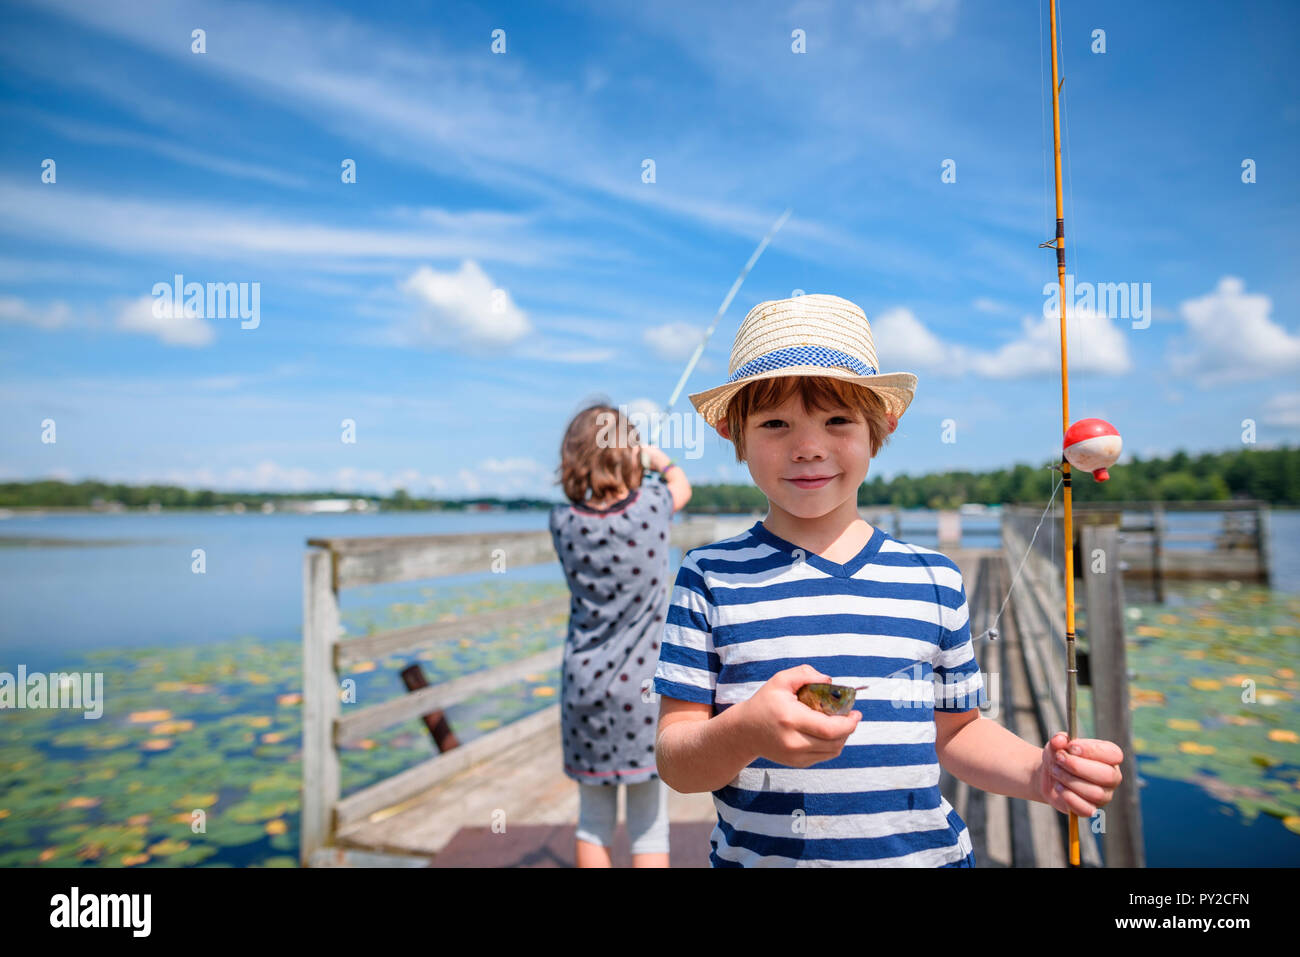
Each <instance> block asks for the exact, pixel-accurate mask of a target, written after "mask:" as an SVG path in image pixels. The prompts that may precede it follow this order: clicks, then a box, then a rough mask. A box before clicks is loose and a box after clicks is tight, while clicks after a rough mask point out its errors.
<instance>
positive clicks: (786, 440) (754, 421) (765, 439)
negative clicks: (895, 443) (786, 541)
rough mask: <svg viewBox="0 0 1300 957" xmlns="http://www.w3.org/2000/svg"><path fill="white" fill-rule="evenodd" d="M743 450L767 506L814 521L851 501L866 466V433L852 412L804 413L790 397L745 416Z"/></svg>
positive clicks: (795, 398) (868, 452) (868, 449)
mask: <svg viewBox="0 0 1300 957" xmlns="http://www.w3.org/2000/svg"><path fill="white" fill-rule="evenodd" d="M745 450H746V460H747V462H748V464H749V472H750V475H751V476H753V479H754V483H755V484H756V485H757V486H758V487H759V488H760V489H761V490H762V491H763V494H764V495H766V496H767V497H768V500H769V501H770V502H772V503H773V504H774V505H776V506H778V507H780V508H781V509H784V510H785V511H786V512H788V513H790V514H791V515H794V516H797V517H799V518H818V517H820V516H822V515H825V514H826V513H827V512H830V511H832V510H834V509H835V508H836V507H837V506H839V505H841V504H842V503H843V502H844V501H846V500H848V499H853V500H854V501H856V499H857V490H858V487H859V486H860V485H861V484H862V481H863V479H865V478H866V475H867V469H868V467H869V466H870V464H871V433H870V430H869V429H868V428H867V423H866V420H865V419H864V418H863V417H862V415H861V413H859V412H857V411H855V410H852V409H849V408H845V407H840V408H832V409H827V410H820V409H810V410H805V409H804V408H803V405H802V403H800V401H799V397H798V395H793V396H791V397H790V399H789V400H787V401H786V403H785V404H784V405H782V406H779V407H774V408H769V409H763V410H761V411H756V412H753V413H752V414H751V415H750V416H749V420H748V421H747V422H746V423H745ZM805 479H811V480H812V481H804V480H805Z"/></svg>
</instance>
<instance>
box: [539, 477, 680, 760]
mask: <svg viewBox="0 0 1300 957" xmlns="http://www.w3.org/2000/svg"><path fill="white" fill-rule="evenodd" d="M672 516H673V499H672V494H671V493H670V492H669V491H668V486H667V485H665V484H664V482H663V480H662V478H660V477H659V475H657V474H648V475H646V477H645V479H644V480H643V481H642V483H641V487H640V488H638V489H634V490H632V492H630V493H629V494H628V495H627V497H625V498H623V499H622V500H620V501H618V502H614V503H613V504H611V505H608V506H606V507H605V508H603V509H593V508H590V507H587V506H583V505H557V506H555V508H553V509H552V510H551V517H550V528H551V536H552V538H553V540H554V542H555V551H556V553H557V554H558V555H559V557H560V563H561V564H562V565H563V566H564V576H565V578H566V579H567V581H568V583H569V591H570V593H571V596H572V601H571V602H570V605H569V631H568V635H567V637H566V639H565V646H564V662H563V666H562V672H561V682H560V683H561V687H562V691H561V700H560V708H561V719H560V726H561V733H562V734H563V740H564V773H565V774H567V775H568V776H569V777H571V778H573V779H575V780H577V781H581V782H583V783H585V784H606V785H609V784H614V785H616V784H619V783H623V784H640V783H642V782H644V781H648V780H651V779H653V778H657V777H658V776H659V773H658V770H657V769H656V767H655V756H654V744H655V731H656V730H657V728H658V723H659V703H658V701H657V700H655V699H654V698H653V697H652V698H651V700H650V701H643V700H642V687H643V685H644V686H645V688H646V689H648V692H647V693H650V692H653V690H654V683H653V682H654V673H655V668H656V667H657V666H658V664H659V641H660V638H661V637H662V635H663V627H664V617H665V615H666V614H667V604H668V596H669V594H670V593H671V583H670V581H669V578H668V547H669V537H670V525H671V522H672Z"/></svg>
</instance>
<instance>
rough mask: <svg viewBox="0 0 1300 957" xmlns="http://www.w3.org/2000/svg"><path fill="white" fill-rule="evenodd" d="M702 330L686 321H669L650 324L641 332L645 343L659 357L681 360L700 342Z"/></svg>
mask: <svg viewBox="0 0 1300 957" xmlns="http://www.w3.org/2000/svg"><path fill="white" fill-rule="evenodd" d="M702 336H703V332H702V331H701V329H700V328H699V327H698V326H693V325H691V324H690V323H687V322H669V323H666V324H664V325H662V326H651V327H650V328H649V329H647V330H645V332H644V333H642V338H643V339H644V340H645V344H646V345H648V346H649V347H650V350H651V351H652V352H653V353H654V354H655V355H657V356H658V357H659V358H660V359H665V360H668V361H670V362H681V361H683V360H685V359H689V358H690V356H691V353H692V352H694V351H695V347H696V346H698V345H699V344H700V339H701V337H702Z"/></svg>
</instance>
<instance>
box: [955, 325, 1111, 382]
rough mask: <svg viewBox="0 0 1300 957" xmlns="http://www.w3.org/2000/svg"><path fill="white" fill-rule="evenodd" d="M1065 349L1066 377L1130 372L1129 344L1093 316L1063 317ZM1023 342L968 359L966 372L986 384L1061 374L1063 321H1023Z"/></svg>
mask: <svg viewBox="0 0 1300 957" xmlns="http://www.w3.org/2000/svg"><path fill="white" fill-rule="evenodd" d="M1065 321H1066V349H1067V355H1068V360H1069V363H1070V372H1071V373H1076V372H1095V373H1098V374H1100V375H1120V374H1122V373H1125V372H1129V371H1131V370H1132V368H1133V362H1132V360H1131V359H1130V358H1129V353H1128V340H1127V339H1126V338H1125V337H1124V333H1123V332H1122V331H1121V330H1120V328H1119V327H1118V326H1116V325H1115V323H1114V322H1113V321H1112V320H1111V319H1110V318H1109V317H1108V316H1105V315H1103V314H1100V313H1097V312H1086V311H1084V310H1080V309H1075V310H1072V311H1071V310H1067V312H1066V320H1065ZM1021 327H1022V329H1021V331H1022V336H1021V338H1019V339H1016V340H1014V341H1012V342H1008V343H1006V344H1005V345H1003V346H1001V347H999V348H998V349H996V350H994V351H992V352H977V353H972V354H971V356H970V359H969V368H970V369H971V371H973V372H975V373H976V374H977V375H982V376H985V377H987V378H990V379H1020V378H1029V377H1031V376H1039V375H1048V374H1053V375H1060V374H1061V320H1060V318H1059V317H1052V316H1046V315H1045V316H1040V317H1038V318H1037V319H1035V318H1034V317H1032V316H1025V317H1024V318H1023V319H1022V320H1021Z"/></svg>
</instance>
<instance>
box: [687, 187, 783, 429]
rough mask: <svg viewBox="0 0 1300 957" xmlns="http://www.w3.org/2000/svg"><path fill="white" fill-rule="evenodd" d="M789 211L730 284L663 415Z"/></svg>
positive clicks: (774, 225)
mask: <svg viewBox="0 0 1300 957" xmlns="http://www.w3.org/2000/svg"><path fill="white" fill-rule="evenodd" d="M791 211H792V210H791V209H787V210H786V211H785V212H784V213H782V214H781V218H780V219H778V220H777V221H776V222H775V223H773V224H772V228H771V229H769V230H768V231H767V235H766V236H764V237H763V241H762V242H760V243H759V244H758V248H757V249H755V250H754V255H752V256H750V257H749V262H747V263H745V268H744V269H742V270H740V275H739V276H737V277H736V281H735V282H733V283H732V284H731V289H730V290H729V291H728V292H727V295H726V298H724V299H723V300H722V305H720V306H719V307H718V311H717V312H716V313H715V314H714V316H713V322H711V323H709V328H708V331H707V332H705V333H704V338H703V339H701V340H700V344H699V345H698V346H696V347H695V352H694V353H693V354H692V355H691V361H690V362H688V363H686V369H685V370H684V371H683V372H682V377H681V378H680V379H678V380H677V388H675V389H673V394H672V396H671V397H670V398H669V399H668V405H667V407H666V408H665V409H664V412H665V413H667V412H671V411H672V410H673V406H674V405H676V404H677V399H678V398H679V397H680V396H681V394H682V389H684V388H685V387H686V380H687V379H689V378H690V377H691V373H692V372H693V371H695V363H697V362H699V361H700V356H702V355H703V354H704V347H705V346H707V345H708V344H709V337H710V336H712V335H713V330H714V329H716V328H717V327H718V320H719V319H721V318H722V314H723V313H724V312H726V311H727V307H728V306H730V305H731V300H733V299H735V298H736V293H738V292H739V291H740V287H741V285H742V284H743V283H744V281H745V277H746V276H748V275H749V271H750V270H751V269H753V268H754V263H756V262H758V257H759V256H761V255H763V250H764V249H766V248H767V244H768V243H770V242H771V241H772V237H773V236H775V235H776V232H777V230H778V229H780V228H781V227H782V226H784V225H785V221H786V220H787V219H789V218H790V213H791Z"/></svg>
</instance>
